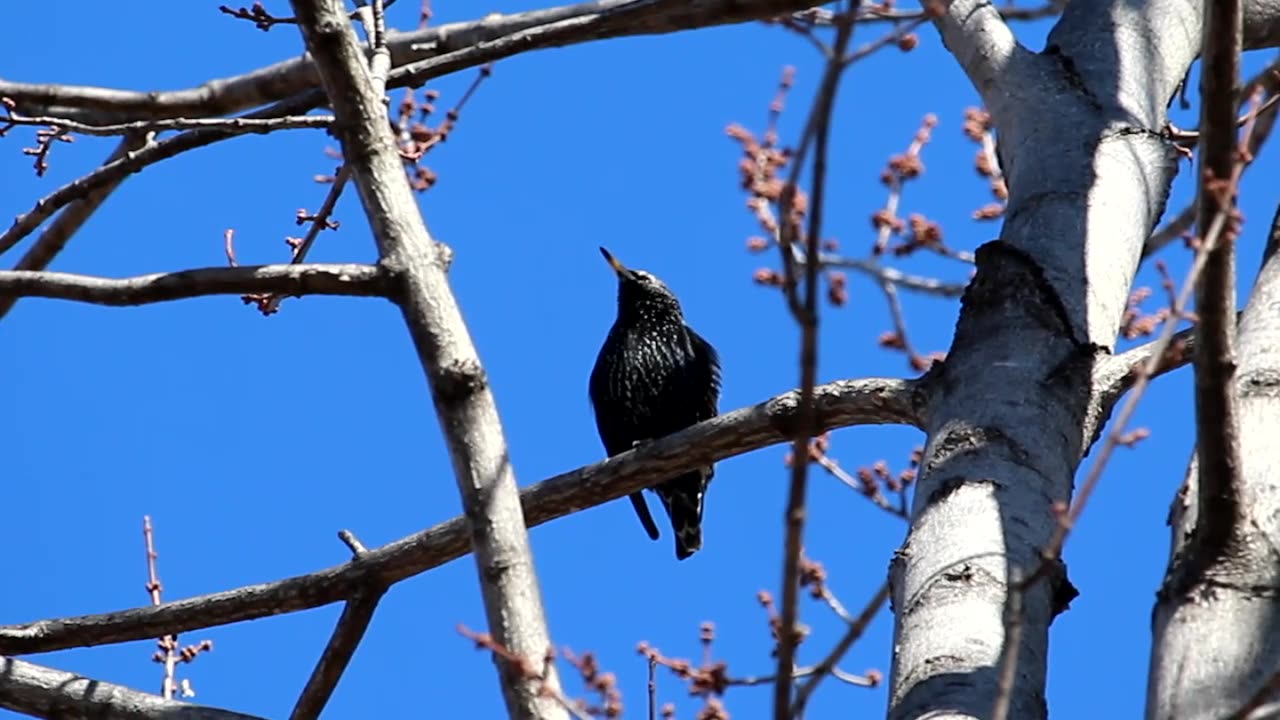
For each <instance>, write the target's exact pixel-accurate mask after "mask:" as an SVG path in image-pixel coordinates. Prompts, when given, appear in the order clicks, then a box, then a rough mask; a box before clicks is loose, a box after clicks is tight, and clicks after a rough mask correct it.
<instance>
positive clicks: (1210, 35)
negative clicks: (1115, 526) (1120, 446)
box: [1195, 0, 1256, 562]
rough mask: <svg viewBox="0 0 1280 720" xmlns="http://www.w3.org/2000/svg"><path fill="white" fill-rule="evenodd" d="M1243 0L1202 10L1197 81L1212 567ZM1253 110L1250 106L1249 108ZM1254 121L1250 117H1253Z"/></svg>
mask: <svg viewBox="0 0 1280 720" xmlns="http://www.w3.org/2000/svg"><path fill="white" fill-rule="evenodd" d="M1240 3H1241V0H1215V1H1214V2H1209V3H1205V6H1204V7H1205V10H1204V12H1205V23H1204V49H1203V50H1202V51H1201V58H1202V62H1203V63H1204V72H1203V73H1202V74H1201V76H1200V161H1201V166H1202V168H1203V171H1202V172H1203V175H1202V177H1201V178H1200V179H1199V180H1200V182H1199V188H1198V200H1197V207H1196V231H1197V234H1198V235H1199V241H1200V242H1201V243H1204V244H1205V245H1206V246H1207V247H1205V248H1204V249H1203V251H1204V253H1205V255H1206V257H1205V263H1204V272H1203V275H1202V277H1201V279H1200V282H1199V285H1198V287H1197V289H1196V313H1197V314H1198V315H1199V316H1200V322H1199V325H1198V332H1197V336H1196V342H1197V344H1198V345H1199V351H1198V352H1197V353H1196V357H1195V367H1196V383H1195V398H1196V443H1197V446H1198V452H1199V462H1200V475H1199V494H1198V497H1199V502H1200V509H1199V522H1198V523H1197V524H1196V535H1197V536H1198V537H1197V542H1196V548H1195V553H1196V555H1197V556H1198V558H1199V559H1200V560H1201V562H1211V561H1212V560H1211V559H1212V558H1215V557H1216V556H1217V555H1218V554H1220V553H1222V552H1223V551H1225V549H1226V546H1227V544H1228V543H1229V542H1231V541H1232V540H1234V539H1235V537H1234V534H1235V527H1236V522H1237V521H1238V520H1239V519H1240V514H1239V512H1238V509H1239V503H1240V492H1241V471H1242V460H1241V457H1240V417H1239V407H1238V405H1237V403H1236V371H1237V362H1236V361H1237V358H1236V239H1237V238H1238V236H1239V220H1240V215H1239V211H1238V210H1237V209H1236V194H1237V192H1238V182H1239V177H1240V174H1241V173H1242V172H1243V167H1240V166H1242V165H1243V162H1242V161H1241V159H1240V158H1238V157H1237V156H1238V152H1237V139H1236V110H1235V102H1236V95H1237V92H1238V90H1239V83H1240V51H1241V7H1240ZM1255 104H1256V102H1255ZM1254 115H1256V111H1255V113H1254Z"/></svg>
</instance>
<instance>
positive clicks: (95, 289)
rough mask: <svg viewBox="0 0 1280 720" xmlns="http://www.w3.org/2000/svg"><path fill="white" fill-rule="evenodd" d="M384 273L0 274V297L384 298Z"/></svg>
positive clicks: (281, 268) (143, 300) (282, 269)
mask: <svg viewBox="0 0 1280 720" xmlns="http://www.w3.org/2000/svg"><path fill="white" fill-rule="evenodd" d="M392 291H393V287H392V284H391V282H390V278H389V277H388V275H387V273H386V272H385V271H384V270H383V269H382V268H380V267H378V266H376V265H357V264H309V265H247V266H244V267H211V268H200V269H197V270H182V271H179V272H172V273H156V274H153V275H139V276H137V277H131V278H124V279H119V280H117V279H112V278H103V277H94V276H92V275H76V274H73V273H62V272H35V271H29V270H0V297H6V296H7V297H44V298H57V299H60V300H79V301H81V302H88V303H94V304H96V305H117V306H119V305H145V304H147V303H154V302H167V301H170V300H182V299H185V298H192V297H200V296H203V295H230V294H253V293H280V294H283V295H354V296H364V297H368V296H382V297H388V296H390V295H391V293H392Z"/></svg>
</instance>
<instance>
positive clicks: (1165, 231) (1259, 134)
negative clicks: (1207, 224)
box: [1142, 61, 1280, 259]
mask: <svg viewBox="0 0 1280 720" xmlns="http://www.w3.org/2000/svg"><path fill="white" fill-rule="evenodd" d="M1259 88H1261V89H1262V90H1263V91H1264V92H1265V93H1266V94H1267V96H1268V98H1267V104H1264V106H1263V107H1261V108H1259V109H1258V111H1257V114H1256V115H1252V114H1247V115H1246V122H1249V121H1250V119H1251V121H1252V122H1253V129H1252V130H1251V131H1250V133H1249V141H1248V143H1247V144H1246V146H1247V148H1248V156H1247V157H1246V158H1245V159H1244V162H1245V164H1246V166H1248V165H1252V164H1253V160H1254V158H1255V157H1256V156H1257V155H1258V153H1259V152H1261V151H1262V146H1263V144H1265V143H1266V142H1267V139H1268V138H1270V137H1271V131H1272V129H1273V128H1274V127H1275V124H1276V116H1277V109H1278V108H1277V105H1276V104H1275V103H1274V102H1272V101H1274V100H1276V99H1277V98H1280V95H1277V92H1280V61H1277V62H1273V63H1271V64H1270V65H1268V66H1267V67H1265V68H1263V70H1262V71H1261V72H1259V73H1258V74H1257V75H1254V76H1253V77H1252V78H1250V79H1249V82H1247V83H1245V84H1244V88H1242V89H1241V92H1240V93H1239V96H1238V98H1237V102H1236V112H1237V113H1240V112H1241V111H1242V110H1243V109H1244V108H1245V106H1246V104H1247V103H1248V102H1249V99H1250V98H1251V97H1252V96H1253V92H1254V91H1256V90H1258V89H1259ZM1251 115H1252V117H1251ZM1195 222H1196V205H1195V203H1188V204H1187V206H1186V207H1184V208H1183V209H1182V211H1181V212H1179V213H1178V214H1177V215H1175V216H1174V218H1173V219H1172V220H1170V221H1168V222H1166V223H1165V224H1164V226H1163V227H1161V228H1160V229H1159V230H1156V231H1155V232H1154V233H1152V234H1151V237H1150V238H1148V239H1147V242H1146V243H1145V244H1144V245H1143V246H1142V257H1143V258H1144V259H1145V258H1148V257H1151V256H1152V255H1154V254H1155V253H1157V252H1159V251H1160V250H1162V249H1164V247H1165V246H1166V245H1168V244H1169V243H1171V242H1173V241H1174V240H1177V239H1178V238H1181V237H1184V236H1187V235H1189V234H1190V232H1191V229H1192V226H1194V225H1195Z"/></svg>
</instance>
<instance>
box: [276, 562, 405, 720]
mask: <svg viewBox="0 0 1280 720" xmlns="http://www.w3.org/2000/svg"><path fill="white" fill-rule="evenodd" d="M383 593H384V590H383V589H382V588H377V587H371V588H368V589H366V590H362V591H360V592H358V593H356V595H355V597H353V598H352V599H351V600H348V601H347V606H346V607H345V608H343V610H342V616H341V617H339V618H338V625H337V627H335V628H334V629H333V635H332V636H331V637H330V638H329V644H328V645H325V648H324V653H323V654H321V655H320V661H319V662H317V663H316V667H315V670H312V671H311V678H310V679H308V680H307V685H306V687H304V688H303V689H302V695H301V696H300V697H299V698H298V704H297V705H295V706H294V708H293V712H292V713H290V714H289V720H315V718H318V717H320V713H321V711H323V710H324V706H325V704H326V703H328V702H329V698H330V697H332V695H333V691H334V689H335V688H337V687H338V680H340V679H341V678H342V673H343V672H345V671H346V669H347V665H348V664H349V663H350V662H351V656H352V655H354V654H355V652H356V648H357V647H358V646H359V645H360V641H361V640H362V639H363V638H364V633H365V631H366V630H368V629H369V623H370V622H371V621H372V620H373V612H374V610H376V609H377V608H378V601H379V600H381V599H382V595H383Z"/></svg>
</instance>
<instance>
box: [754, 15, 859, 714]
mask: <svg viewBox="0 0 1280 720" xmlns="http://www.w3.org/2000/svg"><path fill="white" fill-rule="evenodd" d="M859 1H860V0H851V2H850V3H849V10H848V13H849V15H850V18H849V19H850V22H846V23H842V24H839V25H838V26H837V28H836V37H835V41H834V42H833V44H832V48H831V52H830V54H829V56H828V58H827V62H826V67H825V68H824V70H823V76H822V81H821V82H820V84H819V90H818V95H817V97H816V99H815V101H814V105H813V108H812V110H811V111H810V115H809V119H808V122H806V128H805V135H804V137H802V138H801V141H800V144H799V148H798V149H797V151H796V154H795V159H794V162H795V165H794V166H793V167H792V173H791V180H790V181H789V182H788V184H787V186H786V187H785V188H784V189H783V192H782V198H781V203H780V204H781V209H780V211H779V215H780V216H781V222H780V226H781V237H782V240H783V241H782V243H781V245H782V250H783V257H784V258H785V259H786V260H787V261H790V259H791V257H792V252H793V246H794V244H793V242H792V241H791V239H792V238H794V237H795V231H794V229H792V230H791V231H788V229H787V228H794V227H795V226H796V225H797V224H798V223H797V222H796V221H795V220H794V219H793V214H794V209H793V207H792V202H793V201H794V199H795V196H796V179H797V176H798V174H799V172H800V169H801V167H802V166H803V164H804V153H805V150H806V148H807V147H808V144H809V142H810V141H812V142H813V146H814V161H813V179H812V203H811V207H810V208H809V212H808V219H809V227H808V230H807V237H806V240H807V248H806V250H807V252H806V256H805V268H804V269H805V283H804V286H805V297H804V306H803V309H801V310H800V312H799V313H796V309H797V308H796V305H797V303H796V301H795V292H794V289H795V287H796V284H797V280H796V277H795V263H794V262H788V263H787V266H786V267H787V270H788V278H787V289H788V298H789V299H790V305H791V307H792V312H793V314H794V315H795V317H796V321H797V322H798V323H799V324H800V332H801V340H800V417H799V422H798V423H797V424H796V436H795V439H794V440H793V442H792V457H793V458H794V462H792V464H791V484H790V489H789V491H788V494H787V495H788V496H787V508H786V513H785V515H784V516H783V517H784V522H785V527H786V539H785V548H784V551H783V552H784V557H783V568H782V609H781V629H780V630H779V633H778V672H777V675H778V682H777V684H776V685H775V686H774V695H773V714H774V717H775V718H776V720H787V718H789V717H791V715H790V714H789V710H790V708H791V700H792V698H791V673H792V672H793V671H794V669H795V651H796V644H797V641H798V637H797V632H796V622H797V620H798V618H799V602H798V601H799V591H800V583H799V580H800V556H801V553H802V548H803V542H804V540H803V538H804V521H805V512H806V508H805V494H806V489H807V482H808V472H809V463H808V462H807V458H808V453H809V441H810V439H811V438H812V437H813V435H814V434H815V432H814V431H815V427H814V425H815V422H814V410H813V404H814V403H813V393H814V387H815V385H816V384H817V375H818V372H817V367H818V272H819V270H820V269H821V267H820V264H819V261H818V249H819V247H820V244H821V234H822V215H823V201H824V200H825V191H826V170H827V139H828V136H829V133H830V129H831V113H832V109H833V108H834V105H835V97H836V92H837V91H838V89H839V86H840V75H841V73H842V72H843V71H844V69H845V68H847V67H848V65H847V64H846V63H845V62H844V57H845V53H846V51H847V48H848V46H849V42H850V41H851V40H852V39H853V23H852V14H853V12H854V11H855V10H856V9H857V6H858V4H859Z"/></svg>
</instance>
